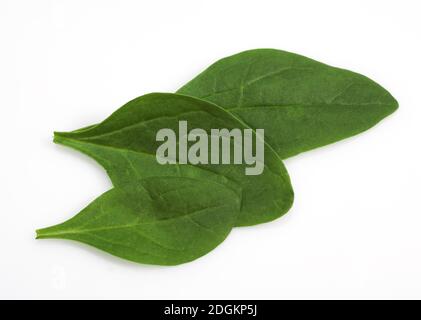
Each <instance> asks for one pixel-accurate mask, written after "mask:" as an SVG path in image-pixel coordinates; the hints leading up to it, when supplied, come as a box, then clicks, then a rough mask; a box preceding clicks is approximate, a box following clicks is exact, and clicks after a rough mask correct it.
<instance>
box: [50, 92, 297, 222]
mask: <svg viewBox="0 0 421 320" xmlns="http://www.w3.org/2000/svg"><path fill="white" fill-rule="evenodd" d="M181 120H186V121H187V122H188V128H189V130H191V129H193V128H201V129H204V130H205V131H206V132H208V133H209V132H210V130H211V129H221V128H226V129H229V130H231V129H234V128H238V129H241V130H242V129H245V128H247V127H246V126H245V125H244V124H243V123H241V122H239V121H238V120H237V119H236V118H235V117H233V116H232V115H231V114H229V113H228V112H226V111H225V110H224V109H222V108H220V107H218V106H216V105H214V104H212V103H209V102H206V101H203V100H199V99H196V98H193V97H188V96H183V95H177V94H169V93H153V94H148V95H145V96H142V97H139V98H137V99H134V100H132V101H130V102H129V103H127V104H126V105H124V106H123V107H121V108H120V109H118V110H117V111H116V112H114V113H113V114H112V115H111V116H110V117H108V118H107V119H105V120H104V121H103V122H101V123H100V124H98V125H95V126H91V127H88V128H85V129H83V130H77V131H74V132H68V133H63V132H61V133H59V132H56V133H55V138H54V141H55V142H57V143H60V144H63V145H66V146H70V147H72V148H75V149H77V150H79V151H81V152H83V153H85V154H87V155H89V156H90V157H92V158H94V159H95V160H96V161H97V162H98V163H99V164H101V165H102V166H103V167H104V168H105V169H106V171H107V173H108V175H109V176H110V178H111V180H112V182H113V184H114V186H116V187H119V186H124V185H125V184H127V183H130V182H131V181H133V180H136V179H141V178H145V177H171V176H175V177H190V178H195V179H199V180H211V181H214V182H216V183H219V184H220V185H224V186H227V187H229V188H231V189H232V190H234V191H235V192H236V193H237V194H238V195H239V196H240V197H241V212H240V215H239V216H238V220H237V222H236V225H237V226H247V225H254V224H258V223H263V222H268V221H271V220H273V219H276V218H278V217H280V216H281V215H283V214H284V213H286V212H287V211H288V210H289V208H290V207H291V205H292V202H293V191H292V188H291V184H290V179H289V176H288V173H287V172H286V169H285V167H284V165H283V163H282V161H281V159H280V158H279V157H278V155H277V154H276V153H275V152H274V151H273V150H272V149H271V147H270V146H269V145H265V153H264V164H265V166H264V170H263V173H262V174H260V175H254V176H252V175H245V167H246V166H247V165H246V164H223V165H222V164H199V165H191V164H178V163H177V164H166V165H161V164H159V163H158V162H157V160H156V157H155V155H156V150H157V148H158V147H159V145H160V144H161V143H162V142H157V141H156V133H157V132H158V131H159V130H160V129H163V128H169V129H172V130H173V131H174V132H178V126H179V121H181ZM255 138H256V137H255ZM255 138H254V139H253V140H255ZM231 143H233V142H232V141H231ZM231 149H232V148H231Z"/></svg>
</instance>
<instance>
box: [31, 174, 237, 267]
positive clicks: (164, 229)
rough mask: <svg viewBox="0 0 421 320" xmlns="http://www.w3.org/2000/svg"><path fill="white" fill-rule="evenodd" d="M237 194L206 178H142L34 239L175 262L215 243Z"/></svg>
mask: <svg viewBox="0 0 421 320" xmlns="http://www.w3.org/2000/svg"><path fill="white" fill-rule="evenodd" d="M239 206H240V198H239V197H238V196H237V195H236V194H235V192H233V191H232V190H230V189H229V188H226V187H224V186H221V185H220V184H216V183H214V182H211V181H204V180H197V179H189V178H177V177H170V178H169V177H165V178H164V177H158V178H146V179H141V180H139V181H137V182H133V183H131V184H128V185H125V186H124V187H117V188H114V189H111V190H110V191H108V192H106V193H104V194H103V195H101V196H100V197H98V198H97V199H96V200H95V201H93V202H92V203H91V204H90V205H88V206H87V207H86V208H85V209H83V210H82V211H81V212H80V213H79V214H77V215H76V216H74V217H73V218H71V219H70V220H68V221H66V222H64V223H62V224H59V225H56V226H53V227H49V228H45V229H40V230H37V238H38V239H45V238H58V239H70V240H76V241H79V242H83V243H85V244H88V245H91V246H94V247H96V248H98V249H101V250H104V251H106V252H108V253H111V254H113V255H115V256H118V257H121V258H124V259H128V260H131V261H134V262H138V263H146V264H159V265H176V264H181V263H185V262H189V261H192V260H195V259H197V258H199V257H201V256H203V255H204V254H206V253H208V252H209V251H211V250H212V249H214V248H215V247H216V246H218V245H219V244H220V243H221V242H222V241H223V240H224V239H225V238H226V237H227V235H228V234H229V232H230V231H231V229H232V227H233V226H234V224H235V222H236V218H237V215H238V213H239Z"/></svg>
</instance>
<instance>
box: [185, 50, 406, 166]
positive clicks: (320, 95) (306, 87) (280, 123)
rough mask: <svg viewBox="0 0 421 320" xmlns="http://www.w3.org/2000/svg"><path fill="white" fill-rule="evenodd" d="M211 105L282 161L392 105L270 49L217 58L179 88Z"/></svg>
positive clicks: (336, 72)
mask: <svg viewBox="0 0 421 320" xmlns="http://www.w3.org/2000/svg"><path fill="white" fill-rule="evenodd" d="M178 93H181V94H185V95H190V96H194V97H197V98H200V99H204V100H206V101H210V102H213V103H215V104H217V105H219V106H221V107H223V108H224V109H226V110H228V111H229V112H230V113H232V114H233V115H235V116H237V117H238V118H240V119H241V120H242V121H243V122H244V123H246V124H247V125H248V126H250V127H252V128H263V129H265V135H266V139H267V142H268V143H269V144H270V145H271V146H272V147H273V148H274V150H275V151H276V152H278V154H279V155H280V156H281V157H282V158H283V159H284V158H288V157H290V156H293V155H296V154H298V153H301V152H304V151H307V150H310V149H314V148H317V147H321V146H324V145H327V144H329V143H332V142H335V141H338V140H341V139H344V138H347V137H350V136H353V135H355V134H358V133H360V132H362V131H365V130H367V129H369V128H370V127H372V126H373V125H375V124H376V123H378V122H379V121H380V120H381V119H383V118H384V117H386V116H388V115H389V114H391V113H392V112H394V111H395V110H396V109H397V107H398V103H397V101H396V100H395V99H394V98H393V97H392V96H391V95H390V94H389V93H388V92H387V91H386V90H385V89H383V88H382V87H381V86H380V85H378V84H377V83H375V82H374V81H372V80H370V79H368V78H367V77H365V76H363V75H360V74H358V73H354V72H351V71H347V70H343V69H338V68H334V67H331V66H328V65H326V64H323V63H320V62H317V61H315V60H312V59H309V58H306V57H303V56H300V55H297V54H293V53H289V52H285V51H280V50H274V49H257V50H250V51H245V52H241V53H239V54H236V55H233V56H230V57H227V58H224V59H221V60H219V61H217V62H216V63H214V64H213V65H211V66H210V67H209V68H207V69H206V70H205V71H203V72H202V73H201V74H199V75H198V76H197V77H196V78H194V79H193V80H191V81H190V82H189V83H187V84H186V85H185V86H183V87H182V88H181V89H179V90H178Z"/></svg>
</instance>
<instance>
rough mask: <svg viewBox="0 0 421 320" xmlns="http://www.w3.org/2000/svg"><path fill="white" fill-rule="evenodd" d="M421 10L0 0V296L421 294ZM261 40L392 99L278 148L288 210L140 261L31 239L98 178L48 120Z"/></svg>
mask: <svg viewBox="0 0 421 320" xmlns="http://www.w3.org/2000/svg"><path fill="white" fill-rule="evenodd" d="M420 14H421V2H420V1H402V0H401V1H385V0H382V1H367V0H364V1H363V0H360V1H357V0H353V1H334V0H333V1H297V0H294V1H279V0H277V1H245V0H241V1H227V0H224V1H217V0H209V1H199V0H191V1H183V0H177V1H174V0H168V1H163V0H154V1H117V0H116V1H106V0H99V1H85V0H84V1H78V0H72V1H59V0H50V1H46V0H38V1H32V0H28V1H19V0H10V1H8V0H2V1H1V2H0V88H1V89H0V108H1V118H0V124H1V126H0V136H1V150H2V151H1V160H0V163H1V167H0V182H1V184H0V199H1V202H0V215H1V216H0V298H58V299H61V298H82V299H83V298H99V299H101V298H139V299H156V298H164V299H167V298H168V299H176V298H179V299H182V298H198V299H201V298H209V299H212V298H220V299H224V298H238V299H243V298H244V299H246V298H248V299H254V298H268V299H283V298H287V299H294V298H305V299H306V298H321V299H327V298H337V299H344V298H351V299H354V298H362V299H365V298H421V204H420V198H421V194H420V189H421V183H420V181H421V168H420V163H421V151H420V138H421V106H420V98H419V95H420V90H421V87H420V85H421V81H420V79H419V75H420V71H421V59H420V57H421V44H420V38H421V37H420V33H421V19H420ZM261 47H271V48H278V49H284V50H288V51H292V52H296V53H300V54H303V55H306V56H308V57H311V58H314V59H316V60H320V61H322V62H325V63H328V64H331V65H334V66H338V67H343V68H347V69H351V70H354V71H357V72H360V73H362V74H365V75H367V76H369V77H370V78H372V79H374V80H375V81H377V82H379V83H380V84H381V85H383V86H384V87H385V88H387V89H388V90H390V92H391V93H392V94H393V95H394V96H395V97H396V99H397V100H398V101H399V103H400V109H399V110H398V111H397V112H396V113H395V114H393V115H392V116H390V117H388V118H387V119H385V120H384V121H382V122H381V123H380V124H379V125H377V126H376V127H374V128H372V129H371V130H369V131H367V132H366V133H363V134H360V135H358V136H356V137H354V138H351V139H347V140H345V141H342V142H339V143H336V144H333V145H330V146H327V147H324V148H321V149H318V150H314V151H311V152H308V153H305V154H302V155H300V156H297V157H294V158H291V159H288V160H287V161H286V166H287V168H288V170H289V173H290V176H291V179H292V182H293V186H294V189H295V194H296V198H295V203H294V206H293V208H292V210H291V211H290V212H289V213H288V214H287V215H286V216H284V217H283V218H281V219H279V220H277V221H275V222H272V223H269V224H264V225H260V226H257V227H251V228H241V229H235V230H234V231H233V232H232V233H231V235H230V236H229V237H228V239H227V240H226V241H225V242H224V243H223V244H222V245H221V246H219V247H218V248H217V249H216V250H214V251H213V252H211V253H210V254H208V255H207V256H205V257H203V258H201V259H199V260H196V261H195V262H192V263H188V264H185V265H181V266H177V267H154V266H143V265H137V264H134V263H130V262H126V261H124V260H120V259H118V258H114V257H112V256H109V255H107V254H105V253H102V252H100V251H97V250H95V249H93V248H89V247H87V246H85V245H81V244H78V243H75V242H70V241H65V240H35V239H34V236H35V229H36V228H40V227H44V226H49V225H52V224H56V223H58V222H62V221H64V220H66V219H68V218H70V217H71V216H73V215H74V214H75V213H77V212H78V211H79V210H80V209H82V208H83V207H84V206H86V205H87V204H88V203H89V202H90V201H92V200H93V199H94V198H96V197H97V196H98V195H100V194H101V193H102V192H104V191H106V190H107V189H109V188H110V187H111V184H110V182H109V180H108V178H107V176H106V175H105V173H104V172H103V170H102V169H101V168H100V167H99V166H98V165H97V164H96V163H95V162H94V161H92V160H90V159H89V158H87V157H86V156H83V155H81V154H79V153H77V152H76V151H73V150H70V149H67V148H65V147H62V146H58V145H54V144H53V143H52V132H53V131H54V130H61V131H66V130H73V129H76V128H79V127H82V126H85V125H88V124H91V123H94V122H99V121H101V120H102V119H104V118H105V117H106V116H108V115H109V114H110V113H111V112H113V111H114V110H115V109H117V108H118V107H120V106H121V105H122V104H124V103H125V102H127V101H129V100H131V99H132V98H134V97H136V96H140V95H142V94H144V93H148V92H152V91H160V92H173V91H175V90H176V89H177V88H179V87H180V86H181V85H182V84H184V83H185V82H186V81H188V80H189V79H191V78H192V77H193V76H195V75H196V74H197V73H198V72H199V71H201V70H203V68H205V67H206V66H208V65H209V64H210V63H212V62H214V61H215V60H217V59H219V58H222V57H224V56H227V55H230V54H234V53H237V52H239V51H242V50H246V49H252V48H261Z"/></svg>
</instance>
